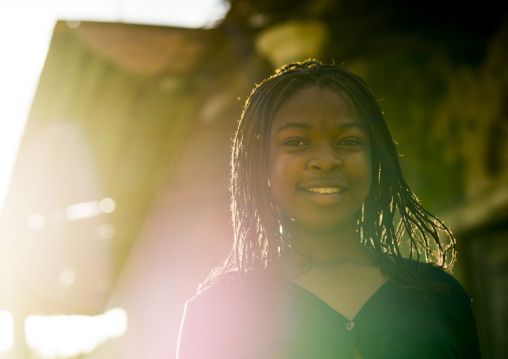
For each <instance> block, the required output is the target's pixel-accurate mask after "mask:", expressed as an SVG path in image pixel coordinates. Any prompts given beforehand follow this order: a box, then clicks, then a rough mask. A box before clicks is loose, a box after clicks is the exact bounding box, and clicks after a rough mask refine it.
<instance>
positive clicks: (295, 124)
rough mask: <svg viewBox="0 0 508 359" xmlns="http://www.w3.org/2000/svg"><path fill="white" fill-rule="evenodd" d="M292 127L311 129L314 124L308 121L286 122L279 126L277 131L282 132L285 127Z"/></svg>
mask: <svg viewBox="0 0 508 359" xmlns="http://www.w3.org/2000/svg"><path fill="white" fill-rule="evenodd" d="M292 127H295V128H301V129H303V130H310V129H311V128H312V126H311V125H310V124H309V123H307V122H286V123H285V124H283V125H281V126H279V127H277V129H276V130H277V131H276V133H279V132H282V131H284V130H285V129H287V128H292Z"/></svg>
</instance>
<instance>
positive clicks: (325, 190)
mask: <svg viewBox="0 0 508 359" xmlns="http://www.w3.org/2000/svg"><path fill="white" fill-rule="evenodd" d="M309 192H316V193H339V192H340V189H339V188H336V187H326V188H309Z"/></svg>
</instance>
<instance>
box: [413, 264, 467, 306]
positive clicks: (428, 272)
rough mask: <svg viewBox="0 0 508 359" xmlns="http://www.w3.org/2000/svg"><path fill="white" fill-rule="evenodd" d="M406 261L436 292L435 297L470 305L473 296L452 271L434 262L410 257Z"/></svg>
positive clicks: (414, 272)
mask: <svg viewBox="0 0 508 359" xmlns="http://www.w3.org/2000/svg"><path fill="white" fill-rule="evenodd" d="M404 261H405V264H406V265H407V266H408V268H409V269H410V271H411V272H412V273H413V274H414V276H415V277H416V278H417V279H418V280H419V282H421V283H423V284H424V285H425V286H426V287H427V288H429V289H431V292H434V294H436V296H435V298H438V299H441V300H443V301H446V302H450V303H454V304H457V303H459V302H462V303H464V304H466V305H470V303H471V297H470V296H469V294H468V293H467V291H466V290H465V289H464V287H463V286H462V284H461V283H460V282H459V281H458V280H457V279H456V278H455V277H454V276H453V275H452V274H451V273H450V272H448V271H446V270H444V269H443V268H441V267H439V266H438V265H435V264H433V263H424V262H417V261H415V260H410V259H405V260H404ZM432 288H434V289H435V290H432Z"/></svg>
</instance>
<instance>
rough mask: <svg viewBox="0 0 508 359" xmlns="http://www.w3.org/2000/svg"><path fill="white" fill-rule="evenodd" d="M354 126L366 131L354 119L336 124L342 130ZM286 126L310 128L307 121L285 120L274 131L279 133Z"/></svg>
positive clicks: (363, 126) (365, 129)
mask: <svg viewBox="0 0 508 359" xmlns="http://www.w3.org/2000/svg"><path fill="white" fill-rule="evenodd" d="M354 127H357V128H359V129H360V130H362V131H365V132H366V131H367V128H366V127H365V125H363V124H362V123H360V122H356V121H354V122H353V121H352V122H346V123H341V124H340V125H338V126H337V129H339V130H341V131H344V130H347V129H349V128H354ZM288 128H301V129H304V130H310V129H311V128H312V125H311V124H310V123H308V122H286V123H285V124H283V125H281V126H279V127H277V129H276V133H280V132H282V131H284V130H285V129H288Z"/></svg>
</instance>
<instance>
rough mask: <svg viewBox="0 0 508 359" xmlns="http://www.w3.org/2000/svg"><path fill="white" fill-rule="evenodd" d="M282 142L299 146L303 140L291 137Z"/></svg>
mask: <svg viewBox="0 0 508 359" xmlns="http://www.w3.org/2000/svg"><path fill="white" fill-rule="evenodd" d="M284 144H285V145H286V146H291V147H300V146H304V145H305V142H304V141H302V140H300V139H297V138H293V139H290V140H288V141H286V142H285V143H284Z"/></svg>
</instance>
